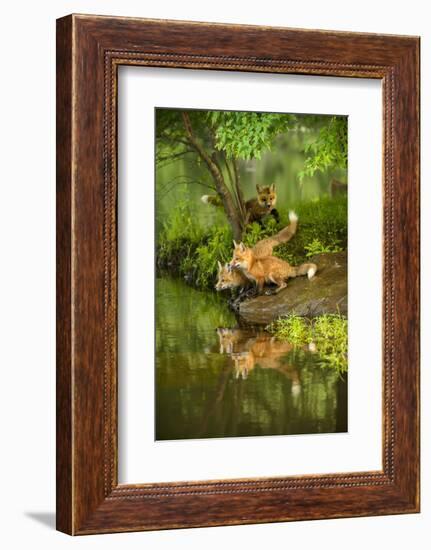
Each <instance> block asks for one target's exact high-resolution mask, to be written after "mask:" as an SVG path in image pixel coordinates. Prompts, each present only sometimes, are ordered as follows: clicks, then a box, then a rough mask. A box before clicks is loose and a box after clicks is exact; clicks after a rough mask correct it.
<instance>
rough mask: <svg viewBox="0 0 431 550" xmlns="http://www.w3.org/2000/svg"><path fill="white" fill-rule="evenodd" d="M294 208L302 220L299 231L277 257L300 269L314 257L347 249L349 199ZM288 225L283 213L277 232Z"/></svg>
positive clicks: (301, 204) (311, 203)
mask: <svg viewBox="0 0 431 550" xmlns="http://www.w3.org/2000/svg"><path fill="white" fill-rule="evenodd" d="M293 208H294V210H295V211H296V213H297V214H298V216H299V225H298V231H297V233H296V235H295V236H294V237H293V238H292V239H291V240H290V241H289V242H288V243H286V244H282V245H281V246H278V247H277V248H276V249H275V250H274V255H275V256H278V257H280V258H282V259H284V260H286V261H288V262H289V263H291V264H292V265H298V264H300V263H303V262H305V261H307V259H308V258H310V257H311V256H313V255H314V254H321V253H323V252H339V251H341V250H346V249H347V197H346V196H344V195H339V196H337V197H334V198H329V197H322V198H321V199H316V200H313V201H310V202H306V203H299V204H298V205H296V206H293ZM288 223H289V222H288V218H287V213H285V212H282V217H281V222H280V224H279V226H278V228H279V229H281V228H282V227H285V226H286V225H287V224H288Z"/></svg>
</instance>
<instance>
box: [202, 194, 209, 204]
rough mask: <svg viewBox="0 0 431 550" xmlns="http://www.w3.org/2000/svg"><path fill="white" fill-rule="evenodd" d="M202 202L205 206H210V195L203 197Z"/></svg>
mask: <svg viewBox="0 0 431 550" xmlns="http://www.w3.org/2000/svg"><path fill="white" fill-rule="evenodd" d="M201 201H202V202H203V203H204V204H208V203H209V195H202V197H201Z"/></svg>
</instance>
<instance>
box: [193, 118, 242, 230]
mask: <svg viewBox="0 0 431 550" xmlns="http://www.w3.org/2000/svg"><path fill="white" fill-rule="evenodd" d="M182 116H183V123H184V128H185V130H186V134H187V138H188V141H189V142H190V145H191V146H192V147H193V148H194V150H195V151H196V152H197V153H198V155H199V156H200V157H201V159H202V160H203V161H204V162H205V164H206V166H207V168H208V170H209V172H210V174H211V176H212V178H213V180H214V182H215V185H216V189H217V193H218V194H219V196H220V198H221V200H222V203H223V207H224V210H225V212H226V216H227V219H228V221H229V223H230V226H231V228H232V232H233V237H234V239H235V240H236V241H240V240H241V239H242V223H241V218H240V216H239V213H238V209H237V208H236V207H235V204H234V201H233V199H232V195H231V193H230V192H229V189H228V187H227V186H226V183H225V181H224V177H223V173H222V172H221V170H220V168H219V167H218V166H217V163H215V162H214V161H213V159H212V158H211V157H210V155H209V154H208V153H207V152H206V151H205V149H204V147H203V146H202V145H201V144H200V143H199V141H198V140H197V139H196V137H195V135H194V133H193V128H192V124H191V121H190V117H189V115H188V113H186V112H183V113H182Z"/></svg>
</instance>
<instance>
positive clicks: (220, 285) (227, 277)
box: [215, 262, 246, 292]
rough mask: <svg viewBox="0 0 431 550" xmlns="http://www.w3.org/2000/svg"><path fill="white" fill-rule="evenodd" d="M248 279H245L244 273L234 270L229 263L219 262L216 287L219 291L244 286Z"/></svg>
mask: <svg viewBox="0 0 431 550" xmlns="http://www.w3.org/2000/svg"><path fill="white" fill-rule="evenodd" d="M245 282H246V280H244V277H243V275H241V273H238V272H237V271H235V270H233V269H232V268H231V267H230V266H229V264H225V265H222V264H221V263H220V262H218V275H217V283H216V285H215V289H216V290H217V291H218V292H219V291H220V290H228V289H230V288H237V287H239V286H243V285H244V284H245Z"/></svg>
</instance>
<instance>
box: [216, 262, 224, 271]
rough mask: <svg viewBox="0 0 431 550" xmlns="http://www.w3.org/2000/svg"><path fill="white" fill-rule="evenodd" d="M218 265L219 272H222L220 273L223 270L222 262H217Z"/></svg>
mask: <svg viewBox="0 0 431 550" xmlns="http://www.w3.org/2000/svg"><path fill="white" fill-rule="evenodd" d="M217 265H218V270H219V272H220V271H221V270H222V269H223V267H222V265H221V263H220V261H218V262H217Z"/></svg>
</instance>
